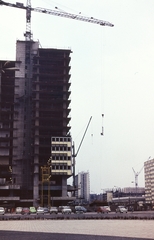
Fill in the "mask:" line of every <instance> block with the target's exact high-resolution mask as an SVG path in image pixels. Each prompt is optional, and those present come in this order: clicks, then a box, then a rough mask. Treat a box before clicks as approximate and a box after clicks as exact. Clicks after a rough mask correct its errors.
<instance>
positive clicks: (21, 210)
mask: <svg viewBox="0 0 154 240" xmlns="http://www.w3.org/2000/svg"><path fill="white" fill-rule="evenodd" d="M72 212H73V213H86V212H87V209H86V208H85V207H83V206H75V207H73V208H71V207H69V206H59V207H58V208H57V207H50V208H48V207H38V208H35V207H29V208H28V207H17V208H16V209H15V213H16V214H37V215H38V214H46V213H49V214H58V213H62V214H71V213H72ZM96 212H97V213H109V212H111V209H110V207H109V206H99V207H98V208H97V209H96ZM115 212H117V213H118V212H120V213H127V212H128V209H127V208H125V207H124V206H118V207H117V208H116V210H115ZM0 214H3V215H4V214H5V209H4V208H3V207H0Z"/></svg>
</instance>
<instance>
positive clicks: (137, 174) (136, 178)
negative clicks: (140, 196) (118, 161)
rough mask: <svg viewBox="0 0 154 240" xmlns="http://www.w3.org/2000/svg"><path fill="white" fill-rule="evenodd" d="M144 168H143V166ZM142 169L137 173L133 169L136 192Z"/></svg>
mask: <svg viewBox="0 0 154 240" xmlns="http://www.w3.org/2000/svg"><path fill="white" fill-rule="evenodd" d="M143 167H144V166H143ZM143 167H142V168H141V170H140V171H139V172H135V170H134V168H132V169H133V172H134V175H135V187H136V192H137V188H138V176H139V174H140V173H141V171H142V169H143Z"/></svg>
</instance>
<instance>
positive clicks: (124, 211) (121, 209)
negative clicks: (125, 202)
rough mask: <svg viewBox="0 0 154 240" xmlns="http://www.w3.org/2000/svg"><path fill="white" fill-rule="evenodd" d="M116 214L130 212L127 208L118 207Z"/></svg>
mask: <svg viewBox="0 0 154 240" xmlns="http://www.w3.org/2000/svg"><path fill="white" fill-rule="evenodd" d="M116 212H117V213H118V212H120V213H127V212H128V210H127V208H125V207H124V206H118V207H117V209H116Z"/></svg>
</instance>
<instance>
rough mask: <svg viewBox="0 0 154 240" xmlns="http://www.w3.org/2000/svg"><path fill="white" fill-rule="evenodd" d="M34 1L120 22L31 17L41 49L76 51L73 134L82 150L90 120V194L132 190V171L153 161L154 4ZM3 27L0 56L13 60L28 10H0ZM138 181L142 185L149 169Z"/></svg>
mask: <svg viewBox="0 0 154 240" xmlns="http://www.w3.org/2000/svg"><path fill="white" fill-rule="evenodd" d="M9 2H11V3H15V2H16V1H15V0H9ZM20 2H22V3H24V4H25V3H26V1H23V0H20ZM31 2H32V6H33V7H44V8H48V9H54V7H58V8H59V9H61V10H63V11H67V12H71V13H76V14H77V13H79V12H81V14H82V15H84V16H89V17H96V18H98V19H102V20H105V21H108V22H111V23H113V24H114V27H113V28H112V27H107V26H106V27H102V26H99V25H96V24H91V23H85V22H81V21H76V20H72V19H65V18H61V17H55V16H51V15H48V14H41V13H34V12H33V13H32V32H33V39H34V40H38V39H39V41H40V44H41V46H42V47H43V48H45V47H49V48H52V47H54V48H71V50H72V54H71V58H72V59H71V83H72V86H71V91H72V94H71V101H72V102H71V109H72V111H71V118H72V120H71V126H72V129H71V134H72V138H73V141H74V142H75V147H76V150H77V148H78V146H79V144H80V141H81V139H82V136H83V134H84V131H85V128H86V126H87V124H88V121H89V119H90V117H91V116H92V120H91V123H90V125H89V128H88V131H87V134H86V136H85V139H84V141H83V144H82V146H81V149H80V151H79V153H78V155H77V158H76V173H78V172H80V171H89V173H90V182H91V187H90V188H91V189H90V192H91V193H100V192H103V190H104V189H106V188H114V186H117V187H119V188H123V187H133V186H134V185H135V184H134V183H132V182H134V181H135V176H134V172H133V170H132V167H133V168H134V170H135V171H136V172H140V170H141V169H142V167H143V165H144V162H145V161H146V160H147V159H148V158H149V157H151V158H154V31H153V28H154V14H153V10H154V1H153V0H102V1H100V0H84V1H83V0H73V1H70V0H54V1H52V0H32V1H31ZM0 22H1V23H0V33H1V34H0V59H9V60H15V47H16V40H17V39H20V40H24V37H23V33H24V32H25V25H26V23H25V22H26V20H25V11H24V10H18V9H14V8H11V7H5V6H1V7H0ZM102 114H104V117H103V118H102ZM102 127H103V128H104V136H102V135H101V131H102ZM138 184H139V186H140V187H142V186H144V169H142V170H141V172H140V174H139V176H138Z"/></svg>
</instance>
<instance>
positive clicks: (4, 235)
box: [0, 220, 154, 240]
mask: <svg viewBox="0 0 154 240" xmlns="http://www.w3.org/2000/svg"><path fill="white" fill-rule="evenodd" d="M153 225H154V221H153V220H147V221H145V220H19V221H18V220H12V221H0V240H35V239H36V240H49V239H50V240H139V239H140V240H141V239H142V240H147V239H154V228H153Z"/></svg>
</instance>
